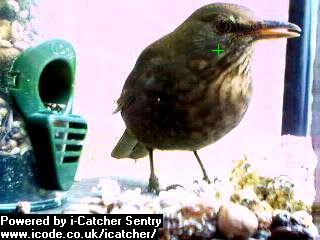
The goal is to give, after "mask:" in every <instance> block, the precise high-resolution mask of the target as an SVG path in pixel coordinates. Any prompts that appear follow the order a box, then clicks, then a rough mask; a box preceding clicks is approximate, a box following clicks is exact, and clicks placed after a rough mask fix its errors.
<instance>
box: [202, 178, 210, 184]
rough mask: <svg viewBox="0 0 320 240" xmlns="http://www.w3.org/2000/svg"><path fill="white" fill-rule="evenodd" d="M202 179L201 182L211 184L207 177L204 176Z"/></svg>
mask: <svg viewBox="0 0 320 240" xmlns="http://www.w3.org/2000/svg"><path fill="white" fill-rule="evenodd" d="M202 179H203V181H206V182H207V183H208V184H210V183H211V180H210V179H209V177H208V176H204V177H203V178H202Z"/></svg>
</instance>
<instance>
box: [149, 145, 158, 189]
mask: <svg viewBox="0 0 320 240" xmlns="http://www.w3.org/2000/svg"><path fill="white" fill-rule="evenodd" d="M148 150H149V160H150V178H149V184H148V192H151V193H154V192H155V193H156V194H159V191H160V189H159V180H158V178H157V176H156V174H155V172H154V166H153V150H152V149H148Z"/></svg>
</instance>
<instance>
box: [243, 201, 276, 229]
mask: <svg viewBox="0 0 320 240" xmlns="http://www.w3.org/2000/svg"><path fill="white" fill-rule="evenodd" d="M248 208H249V209H250V210H251V211H252V212H253V213H254V214H256V216H257V218H258V222H259V229H269V227H270V225H271V222H272V207H271V206H270V205H269V204H268V203H267V202H266V201H259V200H254V201H251V202H250V203H249V205H248Z"/></svg>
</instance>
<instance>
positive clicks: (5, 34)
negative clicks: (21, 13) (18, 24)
mask: <svg viewBox="0 0 320 240" xmlns="http://www.w3.org/2000/svg"><path fill="white" fill-rule="evenodd" d="M10 38H11V22H10V21H8V20H6V19H1V20H0V39H4V40H10Z"/></svg>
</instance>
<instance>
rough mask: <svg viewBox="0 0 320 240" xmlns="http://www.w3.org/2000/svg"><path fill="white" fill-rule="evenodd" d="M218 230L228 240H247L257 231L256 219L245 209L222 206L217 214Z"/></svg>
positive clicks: (232, 205)
mask: <svg viewBox="0 0 320 240" xmlns="http://www.w3.org/2000/svg"><path fill="white" fill-rule="evenodd" d="M217 225H218V229H219V231H220V232H221V233H222V234H224V235H225V236H226V237H227V238H228V239H247V238H249V237H250V236H252V235H253V234H254V233H255V232H256V231H257V229H258V219H257V217H256V216H255V214H254V213H253V212H252V211H250V210H249V209H248V208H247V207H244V206H241V205H237V204H234V203H229V204H224V205H222V206H221V207H220V209H219V212H218V223H217Z"/></svg>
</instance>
